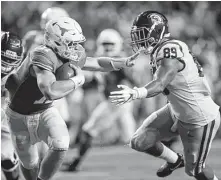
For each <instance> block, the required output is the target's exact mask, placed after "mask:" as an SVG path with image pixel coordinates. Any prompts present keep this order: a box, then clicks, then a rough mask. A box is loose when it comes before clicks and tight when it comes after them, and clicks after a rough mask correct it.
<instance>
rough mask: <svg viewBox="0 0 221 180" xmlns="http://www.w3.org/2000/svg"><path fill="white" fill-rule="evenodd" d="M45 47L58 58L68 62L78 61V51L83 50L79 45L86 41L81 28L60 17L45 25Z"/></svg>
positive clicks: (72, 20) (68, 19) (72, 21)
mask: <svg viewBox="0 0 221 180" xmlns="http://www.w3.org/2000/svg"><path fill="white" fill-rule="evenodd" d="M44 40H45V45H46V46H49V47H51V48H52V49H53V50H54V52H55V53H56V54H58V55H59V56H60V57H62V58H65V59H67V60H70V61H79V59H80V58H81V57H79V55H80V54H82V55H83V53H79V52H80V51H84V48H83V47H82V46H81V45H80V44H79V43H82V42H84V41H86V38H85V37H84V35H83V32H82V29H81V26H80V25H79V24H78V22H77V21H75V20H74V19H72V18H69V17H61V18H58V19H56V20H50V21H49V22H48V23H47V24H46V28H45V34H44Z"/></svg>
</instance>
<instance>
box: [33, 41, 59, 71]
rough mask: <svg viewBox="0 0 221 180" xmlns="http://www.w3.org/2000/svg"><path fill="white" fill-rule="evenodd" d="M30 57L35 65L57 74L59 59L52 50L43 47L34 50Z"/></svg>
mask: <svg viewBox="0 0 221 180" xmlns="http://www.w3.org/2000/svg"><path fill="white" fill-rule="evenodd" d="M30 55H31V59H32V64H33V65H36V66H38V67H41V68H43V69H45V70H49V71H52V72H55V70H56V67H57V64H58V63H59V59H58V58H57V56H56V54H55V53H54V51H53V50H52V49H50V48H48V47H46V46H44V45H41V46H38V47H36V48H34V49H33V50H32V51H31V54H30Z"/></svg>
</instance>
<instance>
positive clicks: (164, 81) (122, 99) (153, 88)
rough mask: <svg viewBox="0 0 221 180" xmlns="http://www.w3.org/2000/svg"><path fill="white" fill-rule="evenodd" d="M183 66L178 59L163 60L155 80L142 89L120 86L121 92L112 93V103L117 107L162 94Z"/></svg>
mask: <svg viewBox="0 0 221 180" xmlns="http://www.w3.org/2000/svg"><path fill="white" fill-rule="evenodd" d="M182 66H183V65H182V64H181V63H180V61H178V60H177V59H162V60H161V61H160V65H159V68H158V69H157V71H156V74H155V76H154V79H153V80H152V81H151V82H149V83H148V84H147V85H145V86H144V87H141V88H136V87H135V88H133V89H132V88H129V87H127V86H124V85H119V86H118V87H119V88H122V90H120V91H114V92H111V96H110V98H111V101H112V102H113V103H116V104H117V105H121V104H124V103H126V102H130V101H132V100H134V99H141V98H149V97H153V96H156V95H158V94H159V93H162V92H163V90H164V89H165V88H166V87H167V85H168V84H169V83H170V82H171V81H172V80H173V79H174V77H175V76H176V74H177V73H178V72H179V70H180V69H182Z"/></svg>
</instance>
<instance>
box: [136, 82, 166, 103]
mask: <svg viewBox="0 0 221 180" xmlns="http://www.w3.org/2000/svg"><path fill="white" fill-rule="evenodd" d="M164 88H165V87H164V86H163V83H162V82H161V80H153V81H151V82H150V83H148V84H147V85H146V86H144V87H141V88H134V89H135V90H136V91H137V94H138V97H137V98H139V99H141V98H150V97H154V96H156V95H158V94H160V93H162V92H163V90H164Z"/></svg>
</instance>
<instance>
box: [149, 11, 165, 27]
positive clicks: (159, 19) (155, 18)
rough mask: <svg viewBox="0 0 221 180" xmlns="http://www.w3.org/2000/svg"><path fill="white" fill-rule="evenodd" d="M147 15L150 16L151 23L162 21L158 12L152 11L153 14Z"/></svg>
mask: <svg viewBox="0 0 221 180" xmlns="http://www.w3.org/2000/svg"><path fill="white" fill-rule="evenodd" d="M148 16H149V17H150V18H151V20H152V21H153V23H157V24H158V23H163V19H162V18H161V17H160V16H159V15H158V14H155V13H153V14H151V15H148Z"/></svg>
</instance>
